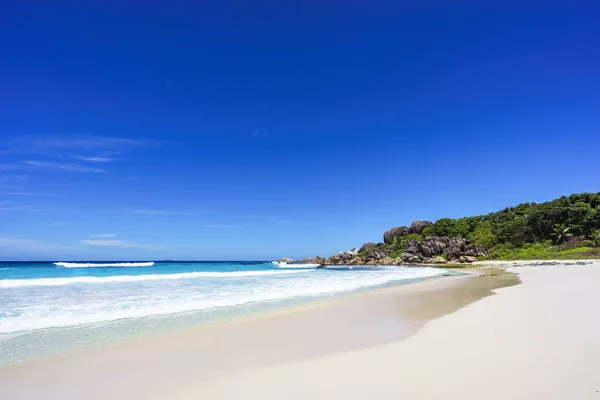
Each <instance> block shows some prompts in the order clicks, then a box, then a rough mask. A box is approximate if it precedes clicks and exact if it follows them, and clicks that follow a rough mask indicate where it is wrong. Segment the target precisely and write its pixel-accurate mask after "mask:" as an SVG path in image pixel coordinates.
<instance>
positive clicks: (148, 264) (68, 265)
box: [54, 261, 154, 268]
mask: <svg viewBox="0 0 600 400" xmlns="http://www.w3.org/2000/svg"><path fill="white" fill-rule="evenodd" d="M54 265H56V266H58V267H63V268H104V267H152V266H153V265H154V262H152V261H151V262H124V263H70V262H55V263H54Z"/></svg>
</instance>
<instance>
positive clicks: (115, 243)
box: [79, 239, 155, 249]
mask: <svg viewBox="0 0 600 400" xmlns="http://www.w3.org/2000/svg"><path fill="white" fill-rule="evenodd" d="M79 242H80V243H81V244H83V245H86V246H101V247H127V248H140V249H150V248H153V247H155V246H153V245H150V244H141V243H135V242H129V241H127V240H117V239H115V240H108V239H82V240H80V241H79Z"/></svg>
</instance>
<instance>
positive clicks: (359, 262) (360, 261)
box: [348, 257, 365, 265]
mask: <svg viewBox="0 0 600 400" xmlns="http://www.w3.org/2000/svg"><path fill="white" fill-rule="evenodd" d="M364 263H365V261H364V260H363V259H362V258H361V257H356V258H353V259H352V260H350V261H349V262H348V264H349V265H362V264H364Z"/></svg>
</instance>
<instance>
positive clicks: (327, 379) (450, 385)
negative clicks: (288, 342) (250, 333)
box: [163, 261, 600, 400]
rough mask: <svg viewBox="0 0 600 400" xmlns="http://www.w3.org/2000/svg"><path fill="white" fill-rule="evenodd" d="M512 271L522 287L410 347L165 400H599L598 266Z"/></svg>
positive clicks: (412, 340)
mask: <svg viewBox="0 0 600 400" xmlns="http://www.w3.org/2000/svg"><path fill="white" fill-rule="evenodd" d="M522 263H529V261H525V262H521V264H522ZM516 264H520V263H519V262H517V263H516ZM489 268H491V267H489V266H486V267H483V268H482V269H478V270H479V271H482V270H485V269H488V270H489ZM491 271H493V270H491ZM509 272H512V273H516V274H518V275H519V277H520V279H521V280H522V283H521V284H519V285H513V286H510V287H504V288H500V289H498V290H495V292H497V295H496V296H487V297H486V298H483V299H482V300H481V301H477V302H474V303H471V304H470V305H469V306H467V307H463V308H460V309H459V310H457V311H456V312H454V313H450V314H446V315H445V316H443V317H441V318H438V319H435V320H432V321H430V322H429V323H427V324H426V325H425V326H424V327H423V328H422V329H421V330H419V332H417V333H416V334H415V335H412V336H411V337H409V338H407V339H406V340H402V341H396V342H394V343H391V344H384V345H381V346H376V347H372V348H368V349H363V350H357V351H350V352H345V353H341V354H334V355H327V356H323V357H320V358H313V359H309V360H304V361H299V362H292V363H282V364H278V365H276V366H269V367H255V368H253V369H250V370H246V371H241V372H238V373H234V374H229V375H227V376H226V377H223V378H219V379H212V380H210V381H209V382H202V383H197V384H194V385H192V386H190V387H187V388H182V389H181V390H180V391H179V392H177V393H174V394H171V395H169V396H167V397H163V398H164V399H167V398H168V399H175V400H191V399H197V398H218V399H221V400H225V399H238V398H261V399H265V400H275V399H281V398H286V399H290V400H296V399H297V400H303V399H307V398H310V399H332V398H344V399H349V400H354V399H356V400H358V399H366V398H376V399H384V400H385V399H390V400H392V399H394V400H395V399H399V398H400V399H413V400H414V399H416V400H421V399H422V400H430V399H444V400H479V399H492V400H496V399H497V400H504V399H522V400H530V399H556V400H559V399H571V398H572V399H578V400H596V399H598V396H599V394H598V393H599V392H600V376H599V375H598V370H599V369H600V342H598V337H599V336H600V321H599V320H598V318H597V316H596V314H595V312H594V311H595V310H594V309H593V307H592V308H591V309H590V307H589V306H590V305H595V304H598V303H599V302H600V293H599V292H598V290H597V284H598V282H600V262H594V263H593V264H591V265H585V266H581V265H575V266H572V265H538V266H525V265H522V266H517V267H512V268H510V269H509ZM493 274H494V273H493V272H492V273H491V275H493Z"/></svg>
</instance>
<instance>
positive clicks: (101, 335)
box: [0, 262, 448, 366]
mask: <svg viewBox="0 0 600 400" xmlns="http://www.w3.org/2000/svg"><path fill="white" fill-rule="evenodd" d="M446 273H448V271H447V270H444V269H438V268H431V267H347V266H346V267H328V268H323V269H315V268H314V266H311V265H306V266H302V265H293V264H287V265H286V264H282V263H275V262H137V263H134V262H91V263H84V262H77V263H74V262H72V263H63V262H44V263H41V262H40V263H36V262H28V263H6V262H4V263H0V366H2V365H8V364H12V363H16V362H21V361H26V360H31V359H35V358H39V357H45V356H48V355H51V354H55V353H59V352H64V351H70V350H75V349H79V348H83V347H89V346H95V345H105V344H109V343H113V342H116V341H119V340H125V339H129V338H134V337H139V336H143V335H150V334H156V333H161V332H167V331H169V330H173V329H181V328H186V327H192V326H197V325H199V324H202V323H207V322H212V321H218V320H223V319H229V318H234V317H236V316H240V315H248V314H254V313H260V312H264V311H268V310H275V309H280V308H284V307H288V306H293V305H301V304H306V303H310V302H314V301H319V300H324V299H330V298H332V297H335V296H339V295H344V294H348V293H352V292H356V291H360V290H369V289H373V288H379V287H384V286H390V285H397V284H405V283H410V282H414V281H418V280H423V279H427V278H432V277H436V276H440V275H443V274H446Z"/></svg>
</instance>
